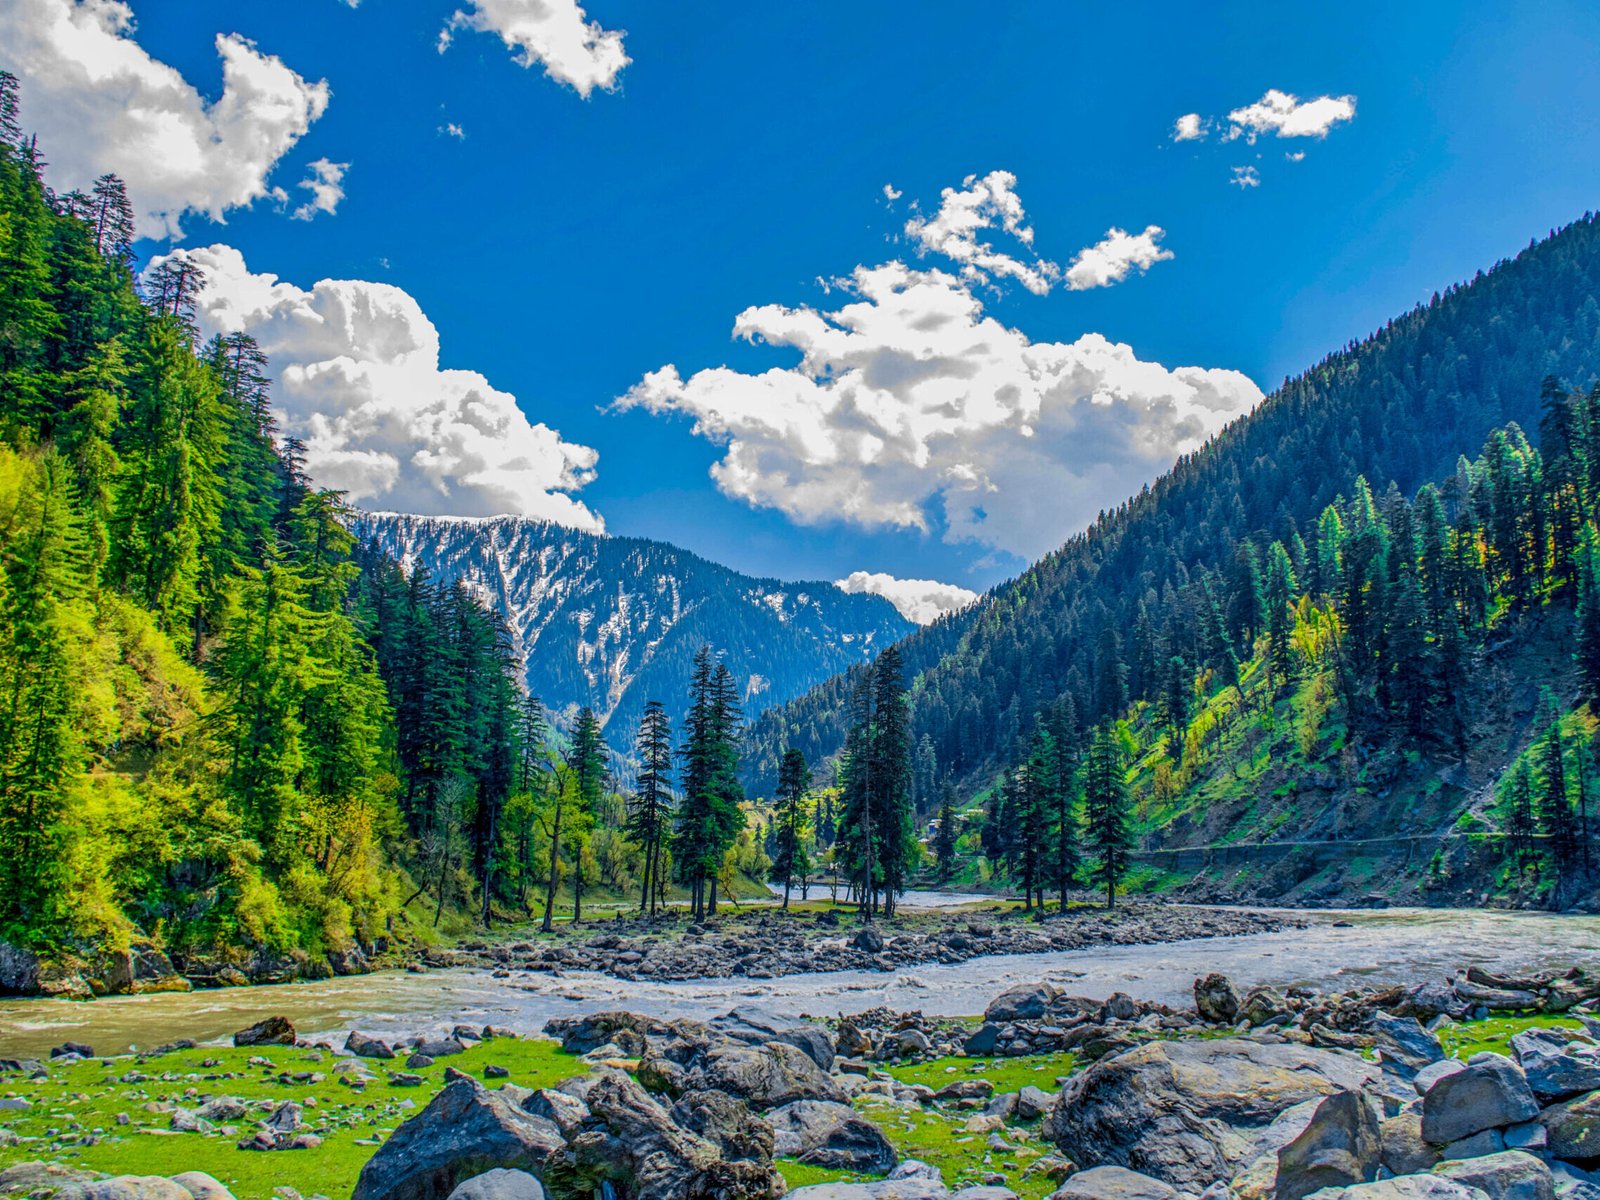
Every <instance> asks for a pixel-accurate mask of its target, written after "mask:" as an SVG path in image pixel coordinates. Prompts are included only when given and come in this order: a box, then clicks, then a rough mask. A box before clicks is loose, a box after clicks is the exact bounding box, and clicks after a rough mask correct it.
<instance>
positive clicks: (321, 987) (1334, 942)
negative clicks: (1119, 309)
mask: <svg viewBox="0 0 1600 1200" xmlns="http://www.w3.org/2000/svg"><path fill="white" fill-rule="evenodd" d="M1293 915H1294V916H1296V917H1299V918H1302V919H1304V920H1306V921H1307V922H1309V927H1308V928H1305V929H1288V930H1282V931H1279V932H1276V933H1264V934H1250V935H1248V936H1244V937H1236V938H1224V939H1204V940H1194V941H1185V942H1167V943H1164V944H1160V945H1153V946H1114V947H1108V948H1105V949H1085V950H1070V951H1059V952H1054V953H1049V954H1023V955H1011V956H1005V957H989V958H977V959H972V960H970V961H968V962H964V963H956V964H951V965H944V964H928V965H926V966H921V967H913V968H908V969H904V970H900V971H897V972H894V973H892V974H883V973H877V972H862V971H840V972H833V973H828V974H811V975H789V976H786V977H784V978H781V979H765V980H754V979H745V978H731V979H707V980H695V981H690V982H652V981H647V980H633V981H625V980H620V979H613V978H611V977H610V976H606V975H599V974H595V973H590V972H571V973H568V974H565V975H561V976H551V975H548V974H544V973H524V972H515V973H513V975H512V976H511V977H510V978H507V979H496V978H494V977H493V976H492V975H491V974H490V973H489V972H488V971H483V970H473V969H458V970H446V971H430V972H428V973H426V974H422V975H413V974H408V973H405V972H384V973H381V974H377V975H367V976H358V977H350V978H344V979H331V980H326V981H322V982H317V983H291V984H284V985H281V986H278V987H257V988H228V989H221V990H215V991H195V992H189V993H180V994H167V995H156V996H112V997H106V998H104V999H100V1000H94V1001H89V1002H73V1001H62V1000H39V999H26V1000H20V999H19V1000H5V1001H0V1057H6V1058H15V1057H22V1056H41V1055H43V1054H44V1053H46V1052H47V1051H48V1050H49V1048H50V1047H51V1046H55V1045H59V1044H60V1043H61V1042H63V1041H67V1040H72V1041H81V1042H87V1043H89V1044H90V1045H92V1046H94V1047H95V1048H96V1050H97V1051H99V1052H100V1053H102V1054H114V1053H122V1052H124V1051H126V1050H127V1049H128V1048H129V1047H130V1046H142V1047H149V1046H154V1045H156V1044H158V1043H161V1042H164V1041H171V1040H174V1039H177V1038H192V1039H194V1040H196V1041H201V1042H205V1041H212V1040H216V1039H221V1038H225V1037H227V1036H228V1035H230V1034H232V1033H233V1032H234V1031H235V1030H237V1029H241V1028H243V1027H244V1026H246V1025H249V1024H252V1023H253V1022H255V1021H258V1020H260V1019H261V1018H262V1017H265V1016H270V1015H273V1014H278V1013H281V1014H283V1015H284V1016H287V1017H289V1018H290V1019H291V1020H293V1021H294V1023H295V1025H296V1027H297V1028H298V1029H299V1030H300V1031H301V1033H302V1034H303V1035H306V1036H313V1037H320V1036H323V1035H327V1036H330V1037H337V1038H341V1039H342V1037H343V1034H344V1033H345V1031H347V1030H349V1029H351V1028H357V1027H358V1028H360V1029H362V1030H363V1031H365V1032H368V1033H373V1034H378V1035H381V1036H394V1035H398V1034H402V1033H411V1032H420V1031H426V1030H433V1029H437V1028H438V1027H440V1026H445V1027H448V1026H450V1025H453V1024H455V1023H457V1022H461V1023H465V1024H469V1025H484V1024H495V1025H505V1026H509V1027H510V1028H512V1029H515V1030H518V1031H519V1032H527V1033H531V1032H536V1031H537V1030H539V1029H540V1028H541V1027H542V1026H543V1024H544V1022H545V1021H547V1020H549V1019H550V1018H551V1017H556V1016H567V1015H572V1014H576V1013H584V1012H594V1011H598V1010H601V1009H605V1008H629V1009H633V1010H634V1011H637V1012H645V1013H651V1014H654V1015H659V1016H699V1017H707V1016H712V1015H715V1014H717V1013H721V1012H725V1011H727V1010H728V1009H730V1008H733V1007H735V1006H736V1005H741V1004H759V1005H761V1006H762V1007H764V1008H766V1009H768V1010H771V1011H774V1012H779V1013H783V1014H787V1015H800V1014H803V1013H810V1014H813V1015H825V1014H833V1013H839V1012H859V1011H861V1010H862V1009H865V1008H871V1007H873V1006H875V1005H879V1004H886V1005H889V1006H891V1007H894V1008H897V1009H920V1010H922V1011H923V1012H925V1013H928V1014H930V1015H934V1014H937V1015H962V1014H970V1013H978V1012H981V1011H983V1008H984V1006H985V1005H986V1004H987V1003H988V1001H989V999H990V998H991V997H992V996H994V995H995V994H997V993H998V992H1000V991H1003V990H1004V989H1005V988H1007V987H1009V986H1010V985H1012V984H1014V983H1018V982H1025V981H1026V982H1031V981H1038V980H1041V979H1043V980H1049V981H1051V982H1053V983H1056V984H1057V985H1059V986H1061V987H1063V988H1065V989H1067V990H1068V991H1071V992H1074V993H1076V994H1079V995H1086V996H1093V997H1096V998H1103V997H1105V996H1108V995H1110V994H1111V993H1112V992H1115V991H1124V992H1128V993H1130V994H1132V995H1134V996H1136V997H1139V998H1140V999H1148V1000H1156V1001H1162V1002H1165V1003H1169V1004H1183V1003H1186V1002H1188V1001H1189V999H1190V998H1191V995H1192V992H1191V989H1192V987H1193V983H1194V980H1195V978H1196V977H1197V976H1199V975H1204V974H1206V973H1207V972H1210V971H1222V972H1224V973H1226V974H1228V975H1231V976H1232V977H1233V978H1234V980H1235V981H1236V982H1238V983H1239V984H1241V985H1244V986H1251V985H1255V984H1270V985H1273V986H1278V987H1283V986H1288V985H1291V984H1295V983H1306V984H1311V985H1314V986H1319V987H1339V986H1355V985H1356V984H1376V985H1384V984H1390V983H1413V982H1418V981H1422V980H1427V979H1437V980H1443V979H1448V978H1449V977H1450V976H1451V975H1452V974H1453V973H1455V971H1457V970H1458V969H1460V968H1462V967H1464V966H1468V965H1471V964H1480V965H1484V966H1492V967H1498V968H1503V969H1505V970H1508V971H1520V970H1530V969H1537V968H1550V967H1558V968H1565V967H1567V966H1571V965H1573V964H1576V963H1588V964H1591V965H1600V917H1587V916H1551V915H1547V914H1533V913H1500V912H1480V911H1472V910H1454V909H1444V910H1441V909H1389V910H1384V911H1380V912H1373V911H1362V912H1317V913H1306V912H1297V913H1294V914H1293Z"/></svg>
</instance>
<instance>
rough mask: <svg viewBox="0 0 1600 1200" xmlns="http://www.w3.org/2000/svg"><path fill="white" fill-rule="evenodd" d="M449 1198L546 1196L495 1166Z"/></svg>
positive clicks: (534, 1183)
mask: <svg viewBox="0 0 1600 1200" xmlns="http://www.w3.org/2000/svg"><path fill="white" fill-rule="evenodd" d="M196 1200H199V1198H198V1197H196ZM449 1200H546V1197H545V1190H544V1185H543V1184H541V1183H540V1182H539V1181H538V1180H537V1179H535V1178H534V1177H533V1176H532V1175H529V1174H528V1173H527V1172H526V1171H515V1170H508V1169H507V1168H505V1167H496V1168H495V1169H494V1170H492V1171H485V1172H484V1173H483V1174H482V1175H474V1176H473V1177H472V1178H471V1179H464V1180H462V1181H461V1182H460V1183H458V1184H457V1185H456V1189H455V1191H453V1192H451V1193H450V1197H449Z"/></svg>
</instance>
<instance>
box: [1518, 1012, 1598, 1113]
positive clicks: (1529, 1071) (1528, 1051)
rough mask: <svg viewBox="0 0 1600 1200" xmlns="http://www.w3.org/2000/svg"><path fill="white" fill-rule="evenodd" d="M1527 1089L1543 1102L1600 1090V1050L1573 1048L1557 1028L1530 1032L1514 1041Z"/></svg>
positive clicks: (1564, 1034) (1524, 1033)
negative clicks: (1526, 1079)
mask: <svg viewBox="0 0 1600 1200" xmlns="http://www.w3.org/2000/svg"><path fill="white" fill-rule="evenodd" d="M1511 1049H1512V1052H1513V1053H1514V1054H1515V1055H1516V1056H1517V1064H1518V1065H1519V1066H1520V1067H1521V1068H1522V1071H1523V1074H1525V1075H1526V1076H1527V1077H1528V1086H1529V1087H1530V1088H1532V1089H1533V1094H1534V1095H1535V1096H1537V1097H1538V1098H1539V1099H1540V1100H1542V1101H1543V1102H1544V1103H1546V1104H1549V1103H1551V1102H1552V1101H1556V1100H1566V1099H1568V1098H1569V1097H1572V1096H1581V1095H1583V1094H1584V1093H1585V1092H1592V1091H1595V1090H1596V1089H1600V1049H1596V1048H1594V1047H1587V1046H1586V1047H1581V1048H1572V1047H1571V1044H1570V1043H1569V1042H1568V1040H1567V1034H1566V1032H1565V1031H1563V1030H1557V1029H1528V1030H1524V1031H1523V1032H1522V1033H1519V1034H1517V1036H1516V1037H1514V1038H1512V1039H1511Z"/></svg>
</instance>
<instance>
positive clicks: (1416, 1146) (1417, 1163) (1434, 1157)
mask: <svg viewBox="0 0 1600 1200" xmlns="http://www.w3.org/2000/svg"><path fill="white" fill-rule="evenodd" d="M1378 1128H1379V1136H1380V1137H1381V1139H1382V1141H1383V1165H1384V1168H1385V1169H1386V1170H1388V1171H1389V1172H1390V1173H1391V1174H1394V1175H1417V1174H1421V1173H1422V1172H1424V1171H1431V1170H1432V1169H1433V1165H1434V1164H1435V1163H1436V1162H1438V1161H1439V1148H1438V1147H1437V1146H1431V1145H1429V1144H1428V1143H1427V1142H1425V1141H1423V1140H1422V1109H1421V1108H1409V1109H1407V1110H1406V1111H1404V1112H1402V1113H1400V1114H1398V1115H1396V1116H1393V1117H1390V1118H1389V1119H1388V1120H1387V1121H1384V1122H1383V1123H1382V1124H1381V1125H1380V1126H1379V1127H1378Z"/></svg>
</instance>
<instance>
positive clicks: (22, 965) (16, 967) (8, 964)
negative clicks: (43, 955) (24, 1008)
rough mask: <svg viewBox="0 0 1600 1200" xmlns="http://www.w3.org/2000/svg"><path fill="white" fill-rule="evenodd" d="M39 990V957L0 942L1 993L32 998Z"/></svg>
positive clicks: (18, 947)
mask: <svg viewBox="0 0 1600 1200" xmlns="http://www.w3.org/2000/svg"><path fill="white" fill-rule="evenodd" d="M38 990H39V956H38V955H36V954H34V953H33V952H32V951H31V950H24V949H22V948H21V947H20V946H13V945H12V944H11V943H10V942H0V993H3V994H6V995H15V996H31V995H33V994H34V993H35V992H37V991H38Z"/></svg>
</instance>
